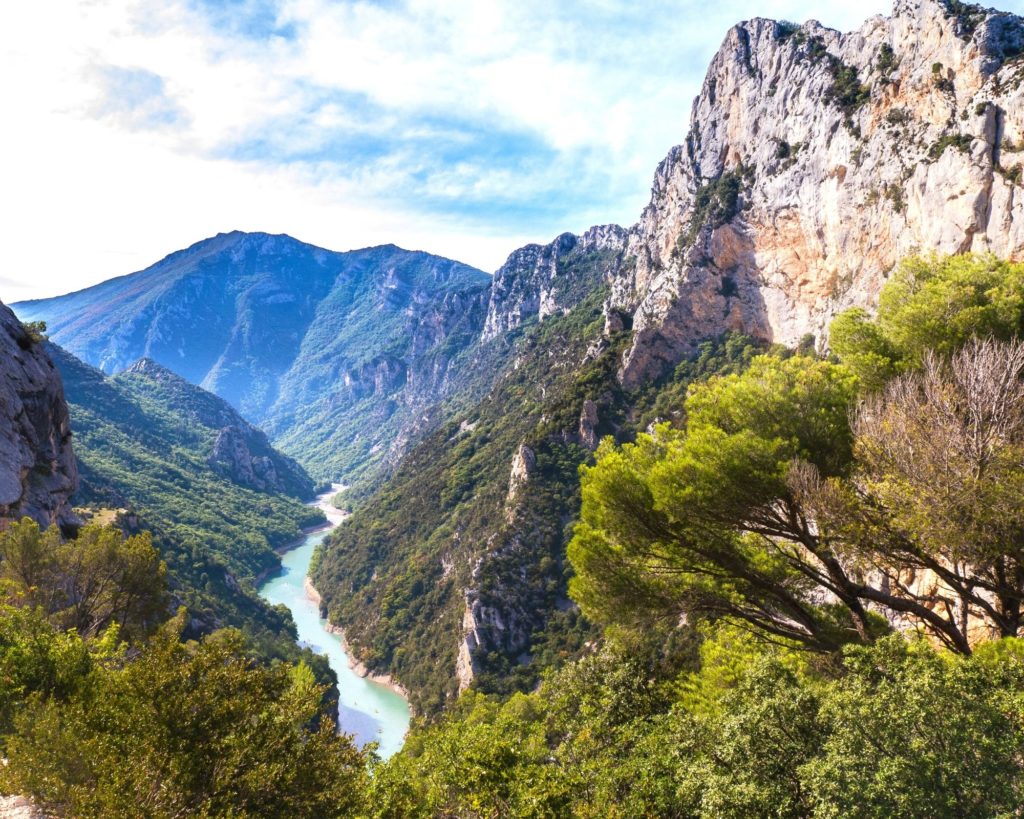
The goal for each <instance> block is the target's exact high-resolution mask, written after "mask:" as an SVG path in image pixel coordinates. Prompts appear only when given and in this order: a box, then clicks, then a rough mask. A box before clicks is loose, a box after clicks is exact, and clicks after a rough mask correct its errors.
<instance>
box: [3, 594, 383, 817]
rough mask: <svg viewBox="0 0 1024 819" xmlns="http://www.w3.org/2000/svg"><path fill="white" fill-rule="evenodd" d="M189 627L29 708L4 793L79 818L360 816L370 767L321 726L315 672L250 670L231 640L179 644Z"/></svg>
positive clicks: (10, 751)
mask: <svg viewBox="0 0 1024 819" xmlns="http://www.w3.org/2000/svg"><path fill="white" fill-rule="evenodd" d="M184 622H185V616H184V614H181V615H179V617H178V618H175V620H172V621H171V622H170V623H169V624H168V625H167V626H165V627H164V628H163V629H162V630H161V632H159V633H158V634H157V636H156V637H155V639H154V640H153V641H152V642H151V643H150V644H149V645H147V646H146V647H145V648H144V649H143V650H142V653H141V654H140V655H139V656H138V657H136V658H135V659H132V660H131V661H130V662H125V661H119V662H113V663H100V664H97V665H96V667H95V668H94V670H93V671H92V673H91V675H90V678H89V680H88V684H87V685H84V686H82V687H81V688H80V690H79V691H77V692H75V693H73V694H72V695H71V696H70V697H69V698H68V699H67V701H66V702H60V701H58V700H56V699H53V698H51V699H44V698H41V697H37V698H36V699H35V700H34V701H32V702H31V704H30V705H29V707H28V708H27V709H26V710H25V711H24V713H22V714H21V715H20V716H19V717H18V718H17V719H16V731H15V733H14V735H13V736H11V737H10V738H9V740H8V746H7V755H8V760H9V763H8V765H7V766H6V768H5V769H4V771H3V773H2V781H0V786H2V787H4V788H7V789H10V790H8V792H22V793H27V794H31V795H32V796H33V797H34V798H35V799H36V800H37V801H38V802H39V803H40V804H41V805H43V806H45V807H47V808H48V809H51V810H56V811H58V812H60V813H62V814H63V815H73V816H82V817H88V816H97V817H98V816H125V817H143V816H145V817H172V816H253V817H256V816H297V817H299V816H308V817H328V816H351V815H352V814H353V813H355V812H356V811H357V809H358V808H359V807H360V806H361V804H362V802H361V799H362V793H363V789H364V787H365V784H366V783H365V769H366V762H367V758H366V755H365V754H364V753H361V752H359V751H357V750H356V749H355V748H354V746H353V745H352V743H351V741H350V740H349V738H348V737H345V736H341V735H338V734H337V733H336V731H335V726H334V722H333V720H330V719H320V717H321V715H322V714H321V707H322V706H321V700H322V694H323V689H322V688H321V687H320V686H317V685H315V684H314V683H313V680H312V675H311V674H309V673H308V669H307V671H305V672H303V671H295V670H292V669H291V668H290V667H288V666H284V665H281V666H276V667H274V668H267V667H265V666H262V665H260V664H258V663H255V662H254V661H253V660H251V659H250V658H249V657H248V656H247V655H246V652H245V650H244V646H243V643H242V638H241V635H240V634H239V633H237V632H234V631H223V632H218V633H216V634H214V635H212V636H210V637H208V638H206V639H204V640H203V641H202V642H201V643H198V644H194V643H193V644H183V643H182V642H180V639H179V638H180V633H181V629H182V628H183V626H184ZM317 722H318V723H319V728H316V729H313V728H312V727H311V726H312V725H313V724H314V723H317Z"/></svg>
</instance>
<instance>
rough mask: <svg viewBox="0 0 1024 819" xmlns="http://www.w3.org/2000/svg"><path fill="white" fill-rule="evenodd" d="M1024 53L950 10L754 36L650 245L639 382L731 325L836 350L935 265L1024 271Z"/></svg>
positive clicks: (736, 42)
mask: <svg viewBox="0 0 1024 819" xmlns="http://www.w3.org/2000/svg"><path fill="white" fill-rule="evenodd" d="M1022 55H1024V21H1022V20H1021V19H1020V18H1018V17H1016V16H1014V15H1011V14H1005V13H1002V12H993V11H987V10H983V9H981V8H980V7H975V6H969V5H967V4H962V3H955V4H954V3H952V2H940V0H903V2H899V3H897V6H896V10H895V13H894V14H893V16H891V17H874V18H872V19H870V20H868V21H867V22H866V23H865V24H864V25H863V26H862V27H861V28H860V29H859V30H857V31H854V32H852V33H849V34H842V33H840V32H837V31H832V30H830V29H827V28H824V27H822V26H821V25H820V24H818V23H816V22H813V21H812V22H810V23H807V24H804V25H803V26H796V25H793V24H790V23H785V22H778V21H774V20H765V19H756V20H750V21H747V22H745V23H742V24H740V25H739V26H736V27H734V28H733V29H732V30H731V31H730V32H729V33H728V35H727V36H726V38H725V42H724V43H723V44H722V47H721V48H720V50H719V51H718V53H717V54H716V56H715V57H714V59H713V60H712V62H711V65H710V68H709V70H708V73H707V76H706V78H705V81H704V84H703V87H702V90H701V93H700V95H699V97H698V98H697V100H696V101H695V103H694V106H693V110H692V113H691V119H690V132H689V134H688V135H687V138H686V141H685V142H684V143H683V144H682V145H679V146H677V147H676V148H673V149H672V151H670V152H669V154H668V156H667V157H666V158H665V160H664V161H663V162H662V163H661V164H660V165H659V166H658V169H657V171H656V173H655V178H654V185H653V190H652V196H651V202H650V204H649V205H648V207H647V208H646V209H645V210H644V212H643V214H642V216H641V219H640V222H639V223H638V224H637V225H636V226H634V228H633V229H632V230H631V231H630V235H629V239H628V243H627V248H626V252H625V255H626V256H627V257H634V258H635V259H636V265H635V267H629V268H624V270H623V272H622V274H621V275H620V276H619V277H617V279H616V281H615V284H614V291H613V294H612V297H611V299H610V300H609V304H608V308H609V312H610V311H611V310H619V311H622V312H626V313H631V314H632V315H633V318H634V322H633V327H634V336H633V341H632V345H631V347H630V348H629V350H627V352H626V354H625V356H624V358H623V361H622V366H621V370H620V379H621V381H622V383H623V384H624V385H625V386H627V387H629V388H633V387H636V386H638V385H639V384H641V383H643V381H644V380H645V379H648V378H651V377H656V376H657V375H658V374H660V373H661V372H663V371H664V370H665V369H666V367H668V366H671V365H672V364H674V363H675V362H676V361H678V360H679V359H680V358H682V357H683V356H685V355H686V354H687V353H688V352H690V351H691V350H692V349H693V344H694V343H696V342H697V341H698V340H699V339H703V338H707V337H709V336H715V335H718V334H719V333H721V332H723V331H725V330H730V329H731V330H737V331H742V332H746V333H750V334H753V335H757V336H761V337H764V338H768V339H772V340H775V341H780V342H783V343H787V344H795V343H797V342H798V341H799V340H800V339H801V338H802V337H804V336H805V335H807V334H812V335H814V336H815V337H816V338H817V339H818V340H819V343H824V336H825V334H826V331H827V326H828V323H829V321H830V320H831V318H832V316H833V315H835V313H836V312H838V311H839V310H841V309H844V308H845V307H847V306H850V305H853V304H857V305H862V306H867V307H871V306H872V305H873V304H874V303H875V301H876V299H877V294H878V291H879V289H880V287H881V285H882V283H883V282H884V281H885V279H886V277H887V276H888V275H889V273H890V272H891V271H892V270H893V268H894V267H895V265H896V264H897V263H898V262H899V260H900V259H902V258H904V257H905V256H907V255H911V254H913V253H915V252H921V251H925V252H927V251H936V252H939V253H961V252H968V251H976V252H989V251H990V252H993V253H996V254H997V255H999V256H1002V257H1006V258H1021V257H1022V256H1024V195H1022V190H1021V177H1022V170H1021V168H1022V163H1024V106H1022V104H1021V103H1022V102H1024V99H1022V98H1024V90H1022V85H1024V56H1022Z"/></svg>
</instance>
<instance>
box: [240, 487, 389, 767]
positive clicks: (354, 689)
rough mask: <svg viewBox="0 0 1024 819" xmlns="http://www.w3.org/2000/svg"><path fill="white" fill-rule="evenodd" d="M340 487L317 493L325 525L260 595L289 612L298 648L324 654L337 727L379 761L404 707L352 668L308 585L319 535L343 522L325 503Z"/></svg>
mask: <svg viewBox="0 0 1024 819" xmlns="http://www.w3.org/2000/svg"><path fill="white" fill-rule="evenodd" d="M340 488H341V487H338V486H335V487H334V488H333V489H332V490H331V491H330V492H327V493H325V494H323V495H320V496H319V497H318V498H317V499H316V505H317V506H319V507H320V509H322V510H323V511H324V514H326V515H327V520H328V523H326V524H325V525H324V526H322V527H319V528H317V529H315V530H314V531H312V532H309V533H308V534H307V535H306V536H305V537H304V538H303V539H302V540H301V541H298V542H297V544H296V546H295V548H292V549H289V550H288V552H286V553H285V554H284V555H282V558H281V571H280V572H279V573H278V574H277V575H275V576H274V577H272V578H270V579H269V580H267V582H266V583H264V584H263V585H262V586H261V587H260V589H259V592H260V595H261V596H262V597H263V599H264V600H266V601H267V602H268V603H270V604H271V605H276V604H278V603H283V604H284V605H285V606H287V607H288V608H289V609H290V610H291V613H292V617H293V618H294V620H295V625H296V627H297V628H298V634H299V644H300V645H304V646H309V647H310V648H311V649H313V651H316V652H317V653H319V654H326V655H327V659H328V660H329V661H330V664H331V668H333V669H334V672H335V673H336V674H337V675H338V727H339V729H340V730H341V731H343V732H345V733H347V734H352V735H353V736H354V737H355V740H356V743H357V744H358V745H359V746H360V747H362V746H364V745H366V744H367V743H369V742H377V743H379V747H378V749H377V753H378V754H380V756H381V757H382V758H383V759H387V758H388V757H390V756H392V755H393V754H395V753H396V752H397V751H398V750H399V749H400V748H401V747H402V743H403V742H404V740H405V734H406V731H408V729H409V704H408V702H406V700H405V699H404V698H403V697H402V696H401V695H400V694H399V693H398V692H397V691H394V690H392V689H391V688H389V687H388V686H386V685H383V684H381V683H378V682H374V681H373V680H370V679H367V678H365V677H361V676H360V675H359V674H358V673H356V671H355V670H354V669H353V667H352V666H353V665H354V662H353V660H352V658H351V657H350V656H349V654H348V652H347V650H346V647H345V643H344V641H343V639H342V636H341V635H340V634H339V633H335V632H334V631H332V630H331V627H330V624H329V623H328V622H327V620H325V619H324V618H322V617H321V616H320V608H319V605H318V602H317V600H316V599H314V598H313V597H312V596H311V593H315V592H313V589H312V586H310V585H309V583H308V578H307V575H308V573H309V562H310V560H312V559H313V553H314V552H315V551H316V547H317V546H318V545H319V543H320V541H322V540H323V539H324V536H325V535H326V534H327V533H328V532H330V531H331V530H332V529H333V528H334V527H336V526H338V525H339V524H340V523H342V522H343V521H344V520H345V515H344V513H342V512H340V511H339V510H338V509H336V508H334V507H333V506H331V505H330V499H331V497H333V496H334V494H335V493H336V492H338V491H339V489H340Z"/></svg>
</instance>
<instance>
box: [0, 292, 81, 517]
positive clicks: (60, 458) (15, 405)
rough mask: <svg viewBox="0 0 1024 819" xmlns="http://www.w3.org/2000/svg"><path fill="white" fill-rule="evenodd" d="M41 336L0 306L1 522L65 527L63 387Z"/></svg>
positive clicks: (74, 479) (69, 462) (72, 481)
mask: <svg viewBox="0 0 1024 819" xmlns="http://www.w3.org/2000/svg"><path fill="white" fill-rule="evenodd" d="M41 341H42V339H41V338H39V337H38V336H37V335H35V333H34V332H31V331H30V330H28V329H26V328H25V327H24V326H23V325H22V324H21V322H19V321H18V319H17V318H15V316H14V313H12V312H11V310H10V309H9V308H8V307H7V306H6V305H3V304H0V525H2V524H3V523H4V522H5V521H10V520H16V519H19V518H21V517H24V516H28V517H30V518H33V519H34V520H35V521H37V522H38V523H39V524H40V525H41V526H49V525H50V524H57V525H59V526H70V525H73V524H75V523H76V522H77V521H76V518H75V516H74V514H73V513H72V511H71V507H70V503H69V499H70V497H71V495H72V493H74V491H75V489H77V487H78V469H77V466H76V463H75V456H74V452H73V451H72V447H71V421H70V418H69V416H68V406H67V403H66V402H65V400H64V387H63V384H62V382H61V379H60V375H59V374H58V372H57V370H56V368H55V367H54V365H53V362H52V361H50V358H49V357H48V356H47V355H46V352H45V350H44V349H43V345H42V343H41Z"/></svg>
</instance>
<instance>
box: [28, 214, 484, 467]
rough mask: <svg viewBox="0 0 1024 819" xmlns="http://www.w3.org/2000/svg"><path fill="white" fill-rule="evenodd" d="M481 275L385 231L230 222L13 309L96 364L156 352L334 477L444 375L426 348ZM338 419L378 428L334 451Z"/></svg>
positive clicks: (456, 323) (449, 328) (461, 321)
mask: <svg viewBox="0 0 1024 819" xmlns="http://www.w3.org/2000/svg"><path fill="white" fill-rule="evenodd" d="M489 283H490V277H489V276H487V274H485V273H483V272H481V271H479V270H476V269H474V268H472V267H469V266H468V265H464V264H461V263H459V262H455V261H451V260H448V259H442V258H440V257H437V256H431V255H429V254H426V253H422V252H416V251H406V250H402V249H400V248H398V247H395V246H394V245H384V246H381V247H373V248H366V249H363V250H354V251H348V252H344V253H341V252H334V251H329V250H324V249H323V248H318V247H314V246H312V245H308V244H305V243H303V242H299V241H297V240H295V239H292V238H291V237H289V236H284V235H269V234H265V233H251V234H249V233H241V232H238V231H235V232H232V233H227V234H219V235H218V236H216V237H213V238H211V239H207V240H204V241H202V242H198V243H196V244H195V245H192V246H191V247H189V248H187V249H185V250H182V251H178V252H177V253H172V254H171V255H169V256H167V257H166V258H164V259H162V260H161V261H159V262H157V263H156V264H154V265H152V266H151V267H149V268H147V269H146V270H143V271H140V272H138V273H134V274H131V275H128V276H122V277H119V278H117V279H111V280H109V281H107V282H103V283H102V284H98V285H95V286H94V287H90V288H88V289H86V290H82V291H78V292H76V293H70V294H68V295H66V296H59V297H56V298H52V299H44V300H39V301H29V302H21V303H19V304H18V305H17V308H16V310H17V312H18V313H19V314H20V316H21V317H22V318H23V319H24V320H25V321H36V320H42V321H46V322H47V325H48V328H49V332H50V336H51V338H52V339H53V340H54V342H55V343H57V344H59V345H61V346H64V347H66V348H67V349H68V350H69V351H70V352H71V353H73V354H74V355H76V356H78V357H80V358H81V359H83V360H84V361H87V362H88V363H90V364H92V365H93V366H96V367H98V368H100V369H101V370H103V371H104V372H107V373H113V372H119V371H121V370H123V369H125V368H126V367H128V366H130V365H131V364H133V363H134V362H136V361H138V360H139V359H142V358H149V359H151V360H153V361H156V362H158V363H159V364H161V365H163V366H164V367H167V368H168V369H170V370H171V371H173V372H175V373H177V374H179V375H180V376H182V377H183V378H185V379H186V380H188V381H190V382H192V383H194V384H198V385H200V386H202V387H204V388H205V389H207V390H209V391H210V392H213V393H215V394H217V395H220V396H221V397H223V398H225V399H227V400H228V401H229V402H230V403H231V404H232V405H234V406H235V407H236V408H237V409H239V410H240V411H241V412H242V413H243V415H244V416H245V417H246V418H247V419H248V420H250V421H252V422H254V423H259V424H261V425H264V426H265V427H266V428H267V429H269V430H271V433H272V435H273V436H274V437H275V439H282V440H284V441H285V442H286V446H287V445H290V446H289V450H290V451H291V452H292V453H293V454H295V455H297V456H300V457H304V458H305V460H306V462H307V463H309V464H311V466H312V467H313V469H314V471H316V472H317V473H318V475H319V477H328V476H330V477H338V476H340V475H341V474H342V473H343V472H344V470H345V468H347V467H351V466H352V465H353V464H359V463H363V462H364V461H366V460H368V459H369V460H370V461H372V460H374V458H375V456H378V457H379V453H380V452H381V450H382V449H383V448H384V447H386V446H387V445H388V443H389V441H388V436H389V435H390V436H391V437H393V435H394V434H395V431H396V429H397V428H398V427H400V426H401V424H402V422H403V421H405V420H406V419H407V417H408V416H409V415H410V413H411V412H412V409H411V407H414V406H416V405H417V404H418V403H422V401H420V400H418V399H416V398H415V396H413V395H412V394H413V393H416V391H417V390H420V391H426V392H427V393H430V390H431V389H432V387H433V386H434V382H436V381H437V380H438V379H442V378H443V375H444V362H443V361H438V360H436V357H435V356H433V353H434V352H435V349H436V348H437V347H439V346H443V345H444V344H445V342H446V341H448V339H449V338H450V337H451V336H452V335H458V334H459V333H463V332H464V331H466V329H467V322H469V323H470V325H471V323H472V321H473V317H474V316H475V315H476V313H477V312H479V311H478V310H477V311H475V310H473V309H472V307H471V304H472V303H473V301H474V299H477V300H480V299H482V298H485V296H484V293H485V290H486V287H487V286H488V284H489ZM468 330H469V334H470V335H471V334H472V333H473V332H474V331H475V327H473V326H469V327H468ZM421 363H422V364H424V365H425V366H424V367H423V368H421V367H419V365H420V364H421ZM371 395H372V396H374V397H375V400H373V401H369V402H367V401H366V400H365V399H366V398H367V397H368V396H371ZM428 398H430V399H432V398H433V395H432V394H431V395H429V396H428ZM393 416H394V417H393ZM389 422H390V425H389ZM337 429H343V430H345V431H346V432H348V431H351V430H358V429H367V430H373V429H380V430H381V431H382V432H381V434H380V435H374V434H372V433H370V434H364V435H362V436H360V437H359V440H358V441H356V443H355V444H354V447H353V446H349V448H348V449H347V450H346V451H345V456H344V458H343V457H341V456H339V455H338V454H337V448H336V447H335V446H333V445H332V441H333V439H332V432H333V431H334V430H337ZM350 437H352V436H350ZM325 438H326V441H325V440H324V439H325ZM345 443H346V444H350V443H351V442H350V441H346V442H345ZM375 447H376V449H375Z"/></svg>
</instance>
